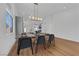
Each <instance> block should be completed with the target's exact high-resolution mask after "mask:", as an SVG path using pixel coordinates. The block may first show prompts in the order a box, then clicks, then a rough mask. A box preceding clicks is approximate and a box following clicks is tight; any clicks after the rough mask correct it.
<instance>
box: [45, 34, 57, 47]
mask: <svg viewBox="0 0 79 59" xmlns="http://www.w3.org/2000/svg"><path fill="white" fill-rule="evenodd" d="M46 35H47V36H49V39H48V47H50V45H51V43H52V42H53V46H55V36H54V34H46Z"/></svg>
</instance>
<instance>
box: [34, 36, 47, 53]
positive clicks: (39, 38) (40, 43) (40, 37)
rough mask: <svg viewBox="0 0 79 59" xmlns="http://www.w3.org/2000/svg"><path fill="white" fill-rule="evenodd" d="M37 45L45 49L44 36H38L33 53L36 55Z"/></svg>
mask: <svg viewBox="0 0 79 59" xmlns="http://www.w3.org/2000/svg"><path fill="white" fill-rule="evenodd" d="M38 45H43V47H44V49H46V47H45V36H43V35H38V37H37V43H36V50H35V53H37V51H38Z"/></svg>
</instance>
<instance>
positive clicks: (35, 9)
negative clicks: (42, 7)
mask: <svg viewBox="0 0 79 59" xmlns="http://www.w3.org/2000/svg"><path fill="white" fill-rule="evenodd" d="M38 6H39V4H38V3H34V16H29V18H30V19H32V20H34V21H41V20H43V19H42V17H39V16H38Z"/></svg>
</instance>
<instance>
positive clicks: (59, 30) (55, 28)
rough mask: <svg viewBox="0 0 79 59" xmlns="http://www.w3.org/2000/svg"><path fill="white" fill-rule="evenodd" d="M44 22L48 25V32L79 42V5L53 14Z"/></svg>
mask: <svg viewBox="0 0 79 59" xmlns="http://www.w3.org/2000/svg"><path fill="white" fill-rule="evenodd" d="M44 23H46V24H44V26H45V25H46V26H47V27H45V28H44V29H45V31H46V32H48V33H54V34H55V36H57V37H60V38H64V39H68V40H73V41H77V42H79V7H76V8H73V9H70V10H65V11H62V12H59V13H57V14H54V15H51V16H49V17H48V18H47V19H46V20H45V21H44ZM43 31H44V30H43Z"/></svg>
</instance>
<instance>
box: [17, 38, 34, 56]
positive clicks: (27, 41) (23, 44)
mask: <svg viewBox="0 0 79 59" xmlns="http://www.w3.org/2000/svg"><path fill="white" fill-rule="evenodd" d="M24 48H31V50H32V54H33V47H32V40H31V37H21V38H19V40H18V49H17V54H18V55H19V53H20V50H21V49H24Z"/></svg>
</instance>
